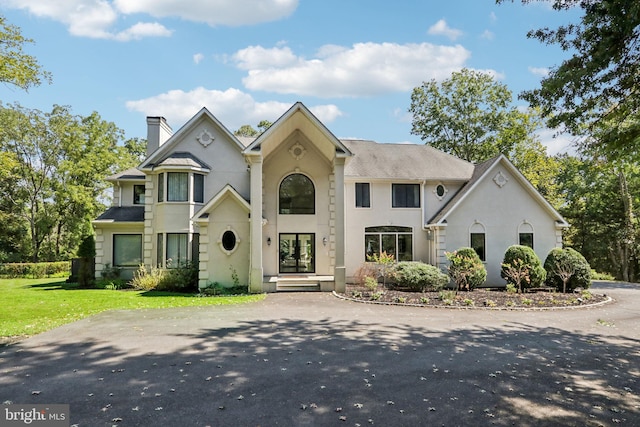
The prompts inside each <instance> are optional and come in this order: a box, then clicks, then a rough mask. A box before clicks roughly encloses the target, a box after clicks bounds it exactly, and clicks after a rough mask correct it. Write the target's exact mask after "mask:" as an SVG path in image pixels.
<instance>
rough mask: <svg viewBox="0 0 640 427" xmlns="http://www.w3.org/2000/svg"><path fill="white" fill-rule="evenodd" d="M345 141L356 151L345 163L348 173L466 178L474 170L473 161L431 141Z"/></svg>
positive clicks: (363, 176)
mask: <svg viewBox="0 0 640 427" xmlns="http://www.w3.org/2000/svg"><path fill="white" fill-rule="evenodd" d="M342 142H343V143H344V144H345V145H346V146H347V148H349V150H350V151H351V152H352V153H353V157H352V158H351V160H350V161H349V162H348V163H347V166H346V167H345V176H347V177H361V178H372V179H376V178H377V179H407V180H452V181H466V180H469V179H470V178H471V176H472V174H473V171H474V166H473V164H472V163H469V162H466V161H464V160H461V159H459V158H457V157H454V156H452V155H450V154H447V153H445V152H442V151H440V150H437V149H435V148H433V147H430V146H428V145H422V144H421V145H418V144H380V143H377V142H374V141H365V140H355V139H347V140H342Z"/></svg>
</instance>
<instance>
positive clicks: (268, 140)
mask: <svg viewBox="0 0 640 427" xmlns="http://www.w3.org/2000/svg"><path fill="white" fill-rule="evenodd" d="M296 130H301V131H302V132H303V133H305V134H307V135H308V137H309V139H310V140H312V141H314V143H316V145H317V146H318V148H319V150H320V151H321V152H322V153H323V155H324V156H325V157H326V158H328V159H330V160H332V159H333V158H334V157H350V156H351V155H352V154H351V151H349V149H348V148H347V147H346V146H345V145H344V144H343V143H342V141H340V140H339V139H338V138H336V136H335V135H334V134H333V133H331V131H330V130H329V129H327V127H326V126H325V125H324V124H323V123H322V122H320V120H318V118H317V117H316V116H315V115H314V114H313V113H312V112H311V111H310V110H309V109H308V108H307V107H306V106H305V105H304V104H302V103H301V102H296V103H295V104H294V105H293V106H292V107H291V108H289V110H287V112H286V113H284V114H283V115H282V116H280V118H279V119H278V120H276V121H275V123H273V124H272V125H271V126H270V127H269V129H267V130H266V131H264V132H263V133H262V134H261V135H260V136H258V138H256V139H255V141H253V142H252V143H251V144H249V146H247V148H246V149H245V151H244V152H245V154H247V155H262V156H263V157H266V156H267V155H268V154H269V153H270V152H272V151H274V150H275V149H276V148H277V146H278V145H279V144H280V143H282V141H285V140H287V137H288V136H289V135H291V134H292V133H293V132H294V131H296ZM322 142H324V143H322Z"/></svg>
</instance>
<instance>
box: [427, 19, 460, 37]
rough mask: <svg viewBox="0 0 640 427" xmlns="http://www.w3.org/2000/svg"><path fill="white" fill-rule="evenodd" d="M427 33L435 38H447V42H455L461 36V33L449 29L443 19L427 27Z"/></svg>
mask: <svg viewBox="0 0 640 427" xmlns="http://www.w3.org/2000/svg"><path fill="white" fill-rule="evenodd" d="M427 33H428V34H431V35H436V36H445V37H447V38H449V40H455V39H457V38H458V37H460V36H461V35H462V31H460V30H456V29H454V28H451V27H449V25H447V21H445V20H444V19H441V20H439V21H438V22H436V23H435V24H433V25H432V26H431V27H429V30H428V31H427Z"/></svg>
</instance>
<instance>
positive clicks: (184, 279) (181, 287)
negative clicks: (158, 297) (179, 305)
mask: <svg viewBox="0 0 640 427" xmlns="http://www.w3.org/2000/svg"><path fill="white" fill-rule="evenodd" d="M231 274H232V276H233V275H234V270H233V268H231ZM236 282H238V283H236ZM233 283H234V286H239V281H238V280H237V273H236V274H235V278H234V279H233ZM157 289H158V290H159V291H169V292H197V290H198V265H197V264H195V263H193V262H191V261H187V262H184V263H180V264H179V265H178V266H177V267H175V268H169V269H167V270H166V272H165V275H164V277H163V279H162V280H161V281H160V283H159V284H158V287H157Z"/></svg>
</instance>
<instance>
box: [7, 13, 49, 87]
mask: <svg viewBox="0 0 640 427" xmlns="http://www.w3.org/2000/svg"><path fill="white" fill-rule="evenodd" d="M27 43H33V40H31V39H28V38H25V37H24V36H23V35H22V34H21V32H20V28H19V27H16V26H15V25H11V24H9V23H8V22H7V20H6V18H5V17H4V16H0V82H3V83H9V84H12V85H15V86H18V87H19V88H21V89H24V90H28V89H29V88H30V87H31V86H38V85H40V83H41V82H42V80H45V81H48V82H50V81H51V74H50V73H49V72H47V71H44V70H43V69H42V66H41V65H40V64H39V63H38V61H37V60H36V58H35V57H33V56H31V55H27V54H26V53H24V52H23V51H22V48H23V46H24V45H25V44H27Z"/></svg>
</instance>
